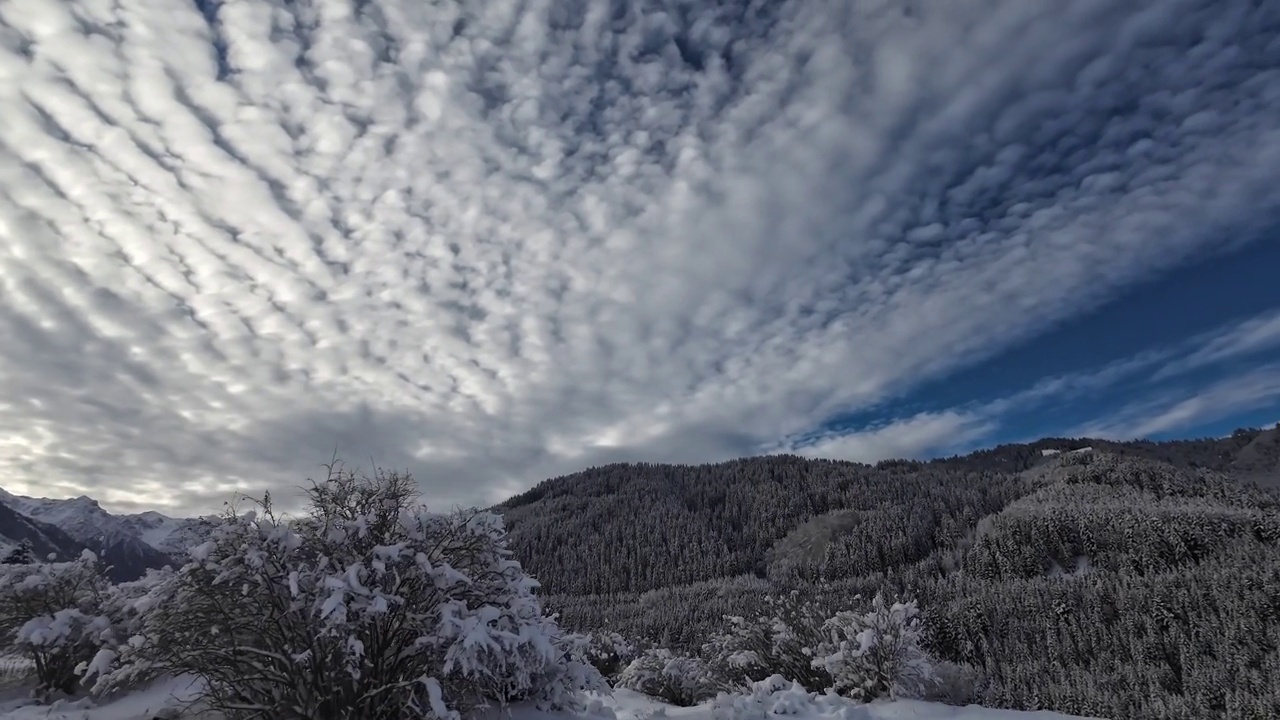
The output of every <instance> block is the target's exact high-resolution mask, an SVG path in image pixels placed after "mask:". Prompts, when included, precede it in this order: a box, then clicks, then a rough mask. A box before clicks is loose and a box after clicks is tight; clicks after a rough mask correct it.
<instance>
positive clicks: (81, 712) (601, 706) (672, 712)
mask: <svg viewBox="0 0 1280 720" xmlns="http://www.w3.org/2000/svg"><path fill="white" fill-rule="evenodd" d="M194 690H195V688H194V686H193V685H192V683H191V682H190V681H188V680H184V679H181V678H179V679H176V680H170V681H165V682H160V683H157V684H156V685H154V686H152V687H150V688H147V689H145V690H141V691H139V692H136V693H132V694H130V695H127V696H125V697H121V698H119V699H116V700H114V701H111V702H104V703H101V704H94V703H93V702H91V701H89V700H77V701H74V702H66V701H63V702H61V703H55V704H54V705H26V703H28V702H30V701H28V700H22V699H18V697H16V696H17V695H18V694H19V692H20V691H17V690H16V689H13V690H10V691H9V692H7V693H4V694H3V695H0V720H37V719H39V720H151V718H154V717H157V716H160V717H165V718H176V717H187V718H192V719H193V720H194V719H195V718H204V719H208V720H212V717H211V716H210V715H207V714H206V715H203V716H202V715H198V714H189V715H171V714H169V713H172V712H175V711H177V710H179V709H180V708H182V707H184V706H185V705H186V704H187V703H188V702H189V701H190V699H191V697H192V696H193V693H194ZM24 705H25V706H24ZM483 715H484V717H482V718H478V719H477V720H571V718H582V719H583V720H663V719H664V718H670V719H671V720H739V719H741V720H767V719H768V718H774V717H785V718H787V720H820V719H821V720H1070V718H1071V717H1072V716H1068V715H1061V714H1058V713H1051V712H1018V711H1014V710H990V709H987V708H982V707H977V706H969V707H963V708H960V707H950V706H947V705H938V704H935V703H926V702H917V701H911V700H899V701H894V702H883V703H879V702H878V703H872V704H870V705H859V704H856V703H851V702H848V701H846V700H843V699H836V698H824V697H816V696H814V695H811V694H804V693H800V692H796V691H787V690H783V691H782V692H780V693H777V694H775V695H772V696H770V697H769V698H768V699H767V700H765V701H763V702H762V701H761V698H760V697H759V696H756V697H752V696H750V695H746V696H735V698H734V700H733V701H732V702H728V703H726V702H719V703H717V702H709V703H704V704H702V705H698V706H696V707H691V708H682V707H674V706H670V705H666V704H664V703H661V702H658V701H657V700H654V699H652V698H650V697H647V696H644V695H641V694H639V693H636V692H632V691H630V690H618V691H616V692H615V693H614V695H613V696H612V697H601V698H599V699H597V700H594V701H593V702H592V703H591V707H590V708H589V709H588V710H587V711H586V712H584V713H582V714H579V715H572V714H569V713H558V712H542V711H538V710H536V709H534V708H531V707H527V706H522V705H515V706H512V707H509V708H504V709H501V710H497V709H495V710H492V711H489V712H486V713H484V714H483Z"/></svg>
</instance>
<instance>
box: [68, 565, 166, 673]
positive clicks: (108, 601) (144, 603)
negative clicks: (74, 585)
mask: <svg viewBox="0 0 1280 720" xmlns="http://www.w3.org/2000/svg"><path fill="white" fill-rule="evenodd" d="M176 577H177V575H176V573H175V572H174V571H173V570H172V568H169V567H165V568H164V569H162V570H148V571H147V573H146V575H144V576H143V577H141V578H139V579H137V580H134V581H132V582H126V583H120V584H118V585H112V586H110V587H108V588H107V591H106V592H105V593H104V594H103V597H102V601H101V602H102V614H103V615H104V616H106V617H107V618H110V620H111V622H112V625H113V631H114V632H113V633H112V636H111V638H112V640H113V642H111V643H105V644H104V645H103V646H102V647H101V648H100V649H99V651H98V652H97V653H96V654H95V655H94V657H93V658H92V659H90V660H89V661H88V662H85V663H82V664H80V666H78V667H77V668H76V673H77V674H78V675H80V682H81V684H82V685H85V686H88V687H90V688H92V689H93V691H94V692H95V693H96V694H100V695H105V694H111V693H115V692H117V691H121V690H130V689H133V688H136V687H139V686H141V685H145V684H147V683H149V682H151V681H153V680H155V679H156V678H157V677H158V676H160V675H162V674H164V669H163V668H162V667H157V666H155V665H154V664H153V663H151V662H147V661H145V660H144V659H143V658H142V657H141V656H139V655H137V654H136V653H135V654H131V661H128V662H117V661H118V660H119V658H120V654H121V650H122V649H124V648H134V649H136V647H137V646H139V645H140V643H141V641H142V638H143V636H142V635H141V634H140V633H142V632H143V631H144V628H145V625H146V622H147V621H148V615H149V614H150V613H151V612H153V611H154V610H155V609H156V608H157V607H158V605H159V603H161V602H164V601H167V600H169V599H170V595H171V593H172V587H173V583H174V582H175V579H176Z"/></svg>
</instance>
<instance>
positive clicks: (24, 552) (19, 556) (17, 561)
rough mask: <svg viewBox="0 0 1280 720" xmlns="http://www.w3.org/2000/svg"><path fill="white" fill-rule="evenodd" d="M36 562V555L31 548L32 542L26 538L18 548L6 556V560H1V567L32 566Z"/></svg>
mask: <svg viewBox="0 0 1280 720" xmlns="http://www.w3.org/2000/svg"><path fill="white" fill-rule="evenodd" d="M35 561H36V553H35V550H34V549H33V548H32V547H31V541H30V540H27V539H25V538H24V539H23V540H22V542H21V543H19V544H18V546H17V547H15V548H13V549H12V550H10V551H9V552H8V553H6V554H5V556H4V559H0V565H30V564H31V563H33V562H35Z"/></svg>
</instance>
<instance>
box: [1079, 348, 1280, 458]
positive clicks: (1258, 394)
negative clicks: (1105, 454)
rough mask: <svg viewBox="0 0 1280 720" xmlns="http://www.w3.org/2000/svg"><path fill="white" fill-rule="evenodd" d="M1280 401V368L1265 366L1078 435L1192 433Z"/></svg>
mask: <svg viewBox="0 0 1280 720" xmlns="http://www.w3.org/2000/svg"><path fill="white" fill-rule="evenodd" d="M1278 401H1280V365H1275V364H1272V365H1264V366H1261V367H1258V368H1255V369H1253V370H1251V371H1249V372H1247V373H1244V374H1242V375H1237V376H1232V377H1227V378H1223V379H1221V380H1218V381H1217V382H1214V383H1211V384H1209V385H1207V386H1205V387H1197V388H1194V389H1193V390H1190V391H1188V392H1185V393H1184V394H1182V395H1180V396H1173V397H1169V396H1165V397H1161V398H1158V399H1155V400H1149V401H1144V402H1137V403H1133V404H1131V405H1129V406H1126V407H1124V408H1122V409H1121V410H1120V411H1119V412H1117V413H1115V414H1114V415H1113V416H1111V417H1109V418H1107V419H1106V420H1104V421H1102V422H1099V423H1095V424H1091V425H1088V426H1085V427H1082V428H1080V429H1079V430H1078V431H1077V432H1075V433H1073V434H1074V435H1084V436H1092V437H1113V438H1121V439H1130V438H1139V437H1150V436H1152V435H1157V434H1160V433H1166V432H1171V431H1178V430H1188V429H1190V428H1194V427H1196V426H1197V425H1200V424H1204V423H1208V422H1213V421H1215V420H1222V419H1224V418H1227V417H1230V416H1232V415H1234V414H1237V413H1241V412H1246V411H1249V410H1258V409H1261V408H1265V407H1268V406H1272V405H1275V404H1276V403H1277V402H1278Z"/></svg>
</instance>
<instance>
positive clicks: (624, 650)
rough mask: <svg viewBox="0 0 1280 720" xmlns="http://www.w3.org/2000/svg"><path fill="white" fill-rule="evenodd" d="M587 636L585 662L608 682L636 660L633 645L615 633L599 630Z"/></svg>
mask: <svg viewBox="0 0 1280 720" xmlns="http://www.w3.org/2000/svg"><path fill="white" fill-rule="evenodd" d="M587 636H588V638H589V642H588V644H587V660H588V661H590V662H591V665H592V666H593V667H595V669H596V670H597V671H599V673H600V674H601V675H602V676H604V677H605V678H606V679H608V680H615V679H616V678H617V676H618V673H620V672H622V669H623V668H625V667H626V666H627V665H628V664H630V662H631V661H632V660H634V659H635V658H636V646H635V644H634V643H632V642H630V641H629V640H627V639H626V638H624V637H622V636H621V635H619V634H618V633H616V632H609V631H606V630H600V631H597V632H593V633H588V634H587Z"/></svg>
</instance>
